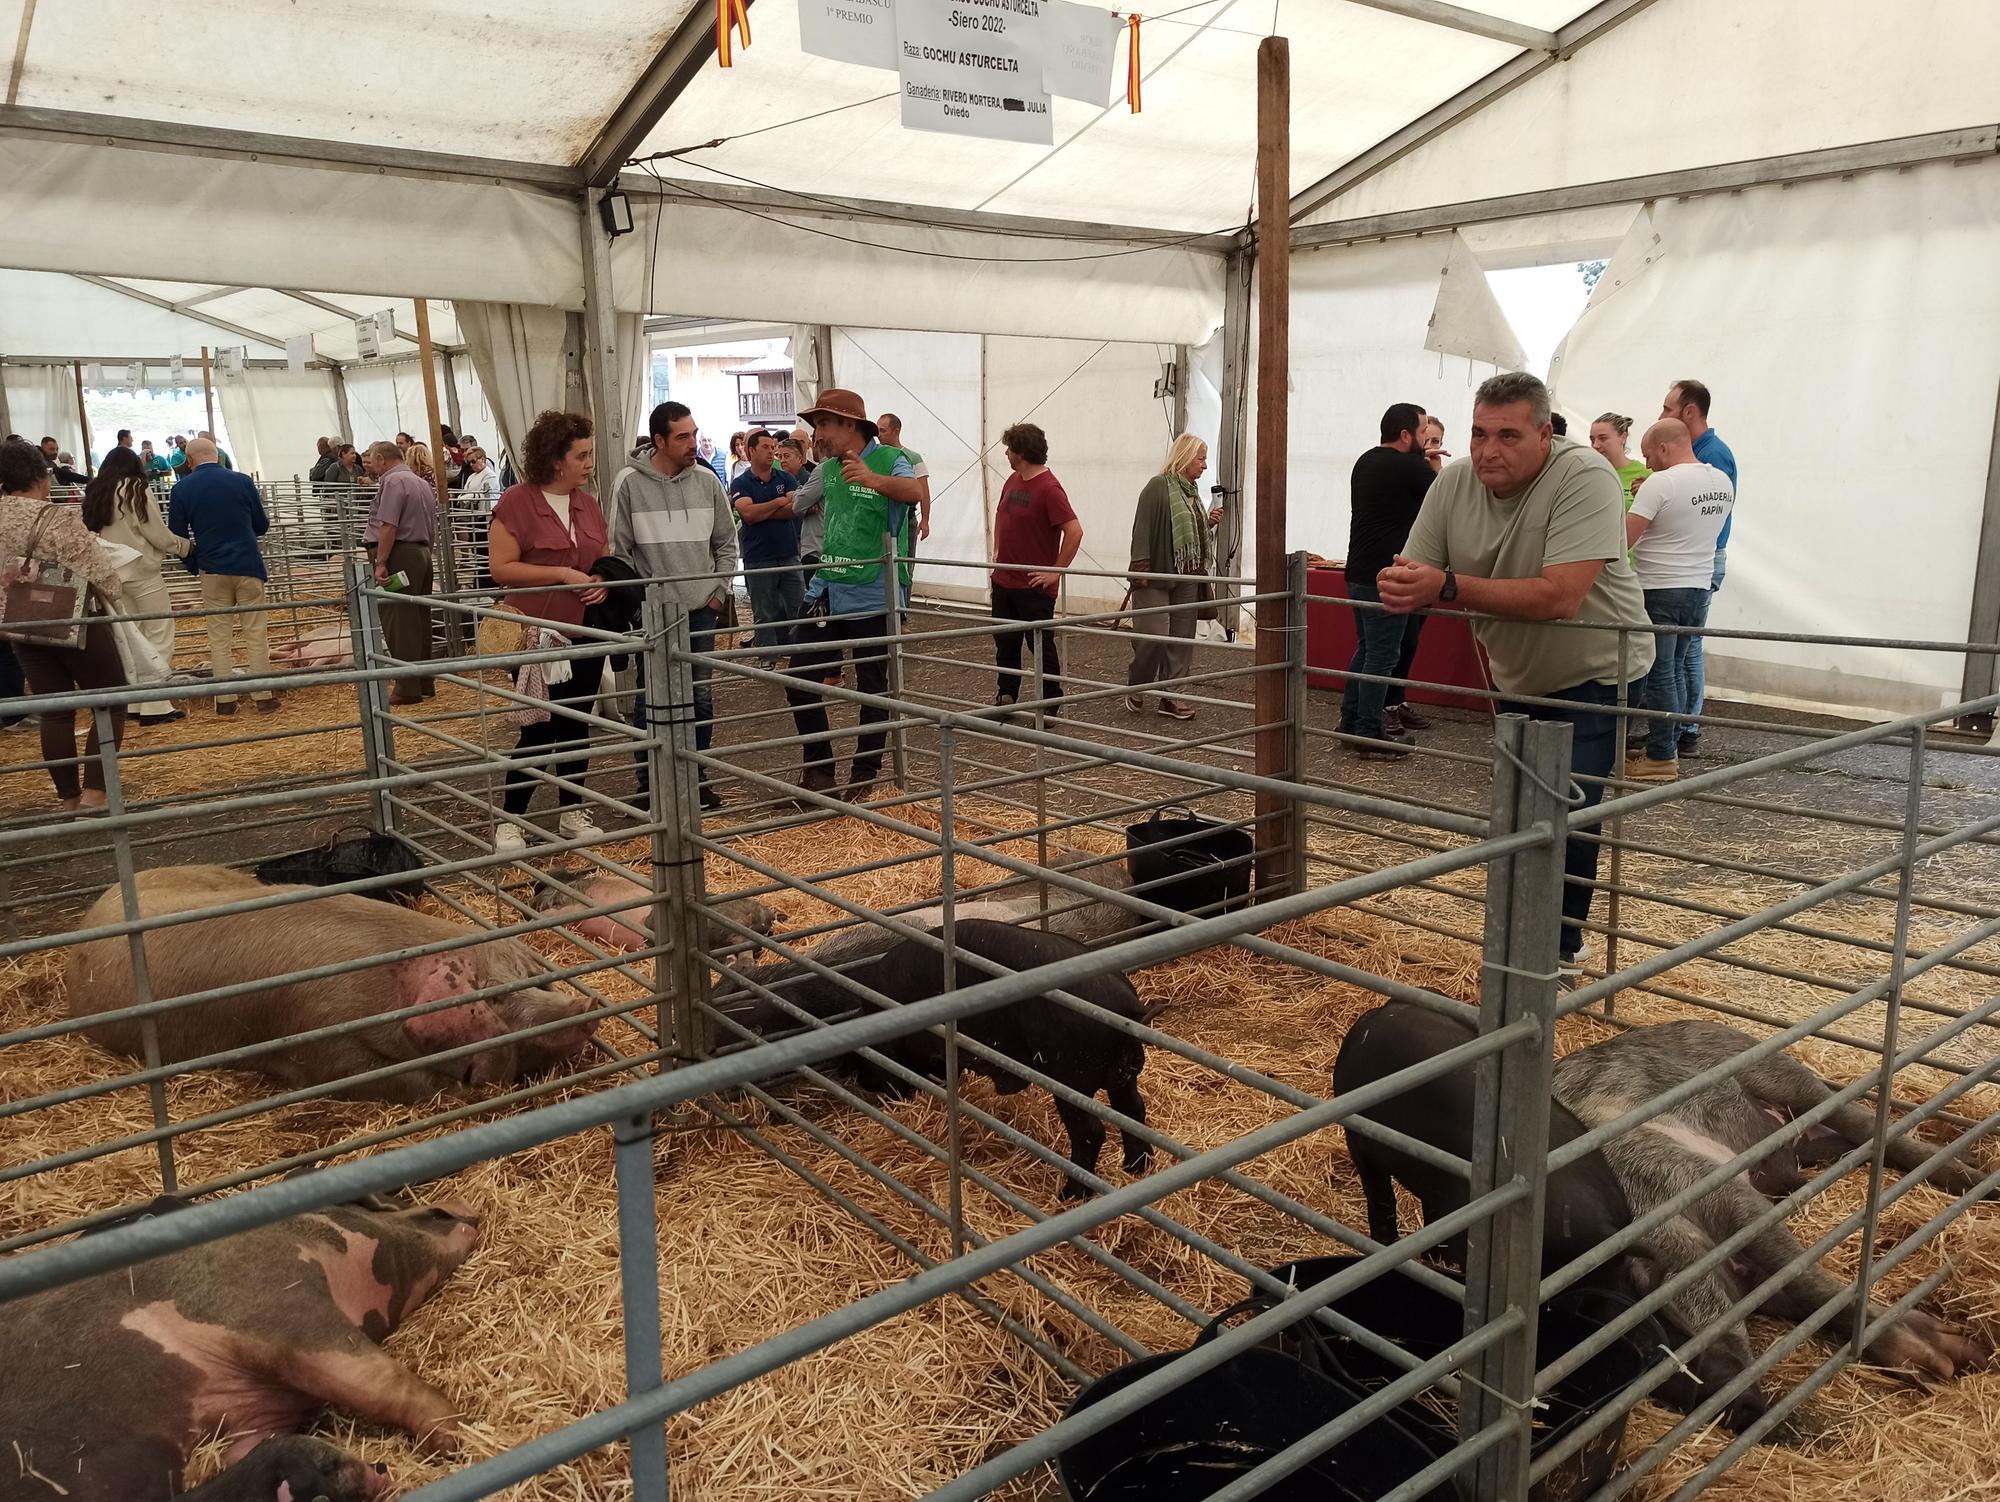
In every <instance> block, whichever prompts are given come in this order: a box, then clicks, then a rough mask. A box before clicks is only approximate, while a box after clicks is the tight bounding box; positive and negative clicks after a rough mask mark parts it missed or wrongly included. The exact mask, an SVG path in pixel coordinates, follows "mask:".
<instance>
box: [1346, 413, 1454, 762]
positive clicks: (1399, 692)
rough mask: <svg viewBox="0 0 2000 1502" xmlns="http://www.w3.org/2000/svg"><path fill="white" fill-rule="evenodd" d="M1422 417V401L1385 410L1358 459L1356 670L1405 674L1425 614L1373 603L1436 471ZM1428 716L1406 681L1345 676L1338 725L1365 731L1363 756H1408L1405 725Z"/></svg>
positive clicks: (1353, 567)
mask: <svg viewBox="0 0 2000 1502" xmlns="http://www.w3.org/2000/svg"><path fill="white" fill-rule="evenodd" d="M1423 421H1424V411H1423V408H1421V407H1419V406H1417V405H1416V404H1415V403H1414V402H1397V403H1396V404H1395V405H1394V406H1392V407H1390V408H1389V410H1388V411H1386V412H1384V413H1383V414H1382V430H1381V431H1382V442H1381V443H1380V444H1379V445H1378V446H1376V447H1375V448H1372V449H1370V450H1368V452H1367V453H1365V454H1363V455H1362V456H1361V457H1360V458H1359V459H1357V460H1355V461H1354V474H1353V478H1352V481H1351V485H1352V496H1353V516H1352V519H1351V521H1350V523H1349V530H1348V537H1347V595H1348V598H1349V599H1351V600H1354V601H1356V602H1357V604H1358V606H1359V607H1360V608H1357V609H1356V610H1355V612H1354V634H1355V637H1356V644H1355V648H1354V660H1353V661H1352V662H1350V663H1349V664H1348V665H1347V670H1348V672H1349V673H1350V674H1352V673H1367V674H1371V675H1373V676H1374V677H1376V678H1387V677H1395V678H1407V677H1409V675H1410V662H1411V660H1412V659H1413V658H1414V657H1415V656H1416V655H1417V633H1418V632H1419V631H1420V630H1421V629H1422V627H1423V620H1422V618H1421V617H1419V616H1413V615H1390V614H1389V613H1387V612H1386V611H1383V610H1381V609H1379V608H1370V607H1376V606H1379V604H1380V602H1381V598H1382V597H1381V596H1380V595H1379V594H1377V593H1376V590H1375V576H1376V575H1377V574H1379V573H1380V572H1381V571H1382V570H1383V569H1385V568H1387V567H1388V566H1389V565H1390V563H1391V562H1393V561H1394V559H1395V557H1396V555H1397V554H1398V553H1400V552H1402V551H1403V544H1404V543H1405V542H1407V541H1408V540H1409V536H1410V528H1411V526H1412V525H1413V524H1414V523H1415V522H1416V519H1417V512H1418V511H1420V510H1421V509H1422V508H1423V504H1424V495H1425V494H1426V492H1428V491H1429V490H1430V488H1431V480H1432V479H1433V478H1434V477H1435V475H1434V471H1433V470H1432V469H1431V466H1430V461H1429V460H1427V459H1426V458H1425V457H1424V447H1423V442H1422V440H1421V439H1420V438H1418V436H1417V434H1418V432H1419V430H1420V429H1421V427H1422V425H1423ZM1428 723H1429V721H1427V720H1424V719H1421V718H1420V717H1418V716H1417V715H1416V714H1415V713H1413V712H1412V711H1411V709H1410V708H1409V706H1408V705H1407V704H1406V703H1404V702H1403V689H1402V686H1401V685H1396V686H1395V687H1391V686H1390V685H1388V684H1386V683H1379V682H1366V681H1363V680H1362V679H1358V678H1353V677H1350V678H1349V679H1348V680H1347V691H1346V692H1345V693H1344V694H1342V695H1341V700H1340V731H1341V734H1343V735H1352V736H1356V737H1358V738H1359V741H1358V743H1357V744H1356V745H1355V749H1356V750H1357V751H1359V752H1360V753H1361V755H1363V756H1367V757H1383V758H1387V757H1402V756H1408V755H1409V754H1410V747H1409V741H1408V734H1407V732H1409V731H1411V730H1420V729H1422V728H1423V727H1424V726H1425V725H1427V724H1428Z"/></svg>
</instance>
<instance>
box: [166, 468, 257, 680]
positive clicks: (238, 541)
mask: <svg viewBox="0 0 2000 1502" xmlns="http://www.w3.org/2000/svg"><path fill="white" fill-rule="evenodd" d="M187 466H188V467H187V474H186V475H185V476H183V477H182V479H181V482H180V483H179V484H178V485H176V486H175V487H174V494H173V499H172V500H171V501H170V502H169V504H168V507H167V530H168V531H170V532H172V533H173V534H174V536H176V537H186V538H191V539H192V540H193V542H194V549H193V551H192V552H190V553H189V554H188V557H187V566H188V568H189V569H190V570H191V571H192V572H194V573H197V574H199V575H200V576H201V604H202V609H204V610H206V611H207V612H208V665H209V671H210V672H211V673H212V674H213V675H214V676H215V678H216V680H217V681H218V682H219V681H221V680H222V679H224V678H228V677H230V676H231V675H232V674H234V672H235V671H236V649H235V638H236V637H237V636H239V635H240V636H241V637H242V638H243V657H244V666H245V668H246V669H247V670H248V671H249V673H250V676H251V677H253V678H268V677H270V676H271V643H270V637H269V635H268V633H267V630H266V626H265V615H264V612H263V611H262V610H244V609H241V608H233V607H242V606H246V605H261V604H263V603H264V581H265V579H266V578H267V577H268V576H267V575H266V573H265V570H264V554H263V550H262V549H261V548H259V547H258V546H257V539H258V538H260V537H262V536H263V535H264V534H265V533H266V532H268V531H269V530H270V529H271V523H270V519H269V518H268V517H266V516H265V515H264V500H263V497H262V496H260V495H259V494H258V493H257V482H256V481H255V480H253V479H251V478H250V477H249V476H248V475H239V474H236V473H234V472H232V471H230V470H227V469H224V468H223V467H222V463H221V460H220V458H219V456H218V455H217V453H216V448H215V444H214V442H213V441H212V440H210V439H207V438H190V439H189V440H188V444H187ZM251 702H252V703H254V704H255V705H256V706H257V708H258V710H259V711H261V712H262V713H265V714H269V713H270V712H271V711H273V710H275V709H276V708H277V707H278V696H277V695H276V694H275V693H273V692H272V691H271V690H270V689H268V688H265V689H259V690H258V691H257V692H255V693H254V694H252V695H251ZM215 712H216V713H217V714H221V715H230V714H235V713H236V696H235V695H234V694H218V695H217V696H216V700H215Z"/></svg>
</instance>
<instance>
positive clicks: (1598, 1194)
mask: <svg viewBox="0 0 2000 1502" xmlns="http://www.w3.org/2000/svg"><path fill="white" fill-rule="evenodd" d="M1438 1000H1439V1002H1440V1003H1441V1004H1449V1003H1448V1001H1447V998H1445V997H1442V996H1441V997H1439V998H1438ZM1459 1010H1461V1011H1462V1012H1463V1014H1464V1015H1463V1017H1462V1018H1460V1017H1451V1016H1445V1015H1443V1014H1441V1013H1440V1012H1438V1011H1435V1010H1433V1009H1431V1008H1429V1007H1422V1006H1418V1005H1417V1004H1416V1003H1414V1002H1407V1001H1391V1002H1385V1003H1384V1004H1383V1005H1381V1006H1379V1007H1376V1008H1375V1009H1374V1010H1373V1011H1370V1012H1364V1013H1362V1014H1361V1016H1360V1017H1358V1018H1357V1019H1355V1022H1354V1025H1353V1026H1352V1027H1350V1028H1349V1029H1348V1030H1347V1036H1346V1037H1345V1038H1343V1039H1342V1040H1341V1044H1340V1052H1339V1054H1337V1055H1336V1056H1335V1058H1334V1061H1333V1090H1334V1094H1335V1095H1336V1096H1340V1095H1346V1094H1349V1093H1351V1092H1353V1091H1355V1090H1359V1089H1360V1088H1361V1087H1362V1086H1363V1085H1368V1084H1373V1083H1374V1082H1375V1081H1377V1080H1381V1079H1386V1078H1388V1077H1389V1076H1390V1075H1392V1074H1397V1073H1399V1072H1401V1071H1402V1070H1405V1069H1408V1068H1410V1067H1412V1066H1413V1065H1417V1064H1421V1063H1423V1062H1424V1061H1425V1060H1427V1059H1431V1058H1435V1057H1436V1056H1437V1055H1439V1054H1441V1053H1444V1052H1446V1051H1447V1050H1449V1049H1452V1048H1456V1047H1459V1046H1461V1045H1463V1044H1466V1043H1470V1042H1472V1041H1473V1040H1474V1039H1475V1038H1477V1037H1478V1035H1479V1032H1478V1018H1479V1014H1478V1013H1477V1012H1476V1011H1474V1010H1473V1009H1472V1008H1470V1007H1462V1008H1460V1009H1459ZM1477 1069H1478V1066H1477V1065H1476V1064H1461V1065H1459V1066H1458V1067H1457V1068H1455V1069H1451V1070H1448V1071H1447V1072H1445V1073H1444V1074H1441V1075H1439V1076H1438V1077H1437V1078H1435V1079H1432V1080H1428V1081H1426V1082H1425V1083H1423V1084H1421V1085H1412V1086H1411V1087H1410V1088H1409V1089H1407V1090H1404V1091H1402V1092H1401V1093H1399V1094H1397V1095H1394V1096H1391V1097H1390V1098H1389V1099H1388V1100H1385V1101H1382V1102H1380V1103H1379V1104H1377V1105H1373V1106H1370V1107H1368V1109H1367V1110H1366V1111H1364V1112H1362V1113H1361V1116H1362V1119H1363V1120H1366V1121H1372V1122H1374V1123H1376V1124H1377V1125H1379V1126H1385V1127H1388V1128H1390V1129H1391V1130H1392V1131H1397V1132H1401V1133H1402V1134H1403V1135H1404V1136H1406V1137H1414V1138H1415V1139H1416V1140H1417V1141H1419V1142H1426V1143H1429V1144H1430V1145H1431V1146H1432V1147H1435V1148H1439V1149H1441V1150H1443V1151H1445V1152H1448V1153H1452V1154H1455V1155H1456V1156H1458V1157H1461V1158H1470V1157H1471V1156H1472V1139H1473V1102H1474V1092H1475V1088H1476V1086H1477ZM1583 1131H1584V1129H1583V1125H1582V1123H1580V1122H1579V1121H1578V1120H1577V1119H1576V1117H1574V1116H1573V1115H1571V1114H1570V1113H1569V1112H1568V1111H1567V1110H1565V1109H1564V1108H1563V1107H1562V1106H1560V1105H1556V1104H1551V1106H1550V1108H1549V1147H1550V1148H1551V1149H1552V1150H1553V1149H1555V1148H1558V1147H1561V1146H1563V1145H1564V1144H1565V1143H1568V1142H1573V1141H1575V1140H1576V1139H1577V1138H1578V1137H1581V1136H1582V1135H1583ZM1347 1156H1348V1159H1349V1161H1351V1162H1352V1163H1353V1164H1354V1171H1355V1173H1356V1174H1357V1175H1358V1176H1359V1177H1360V1179H1361V1193H1362V1197H1363V1199H1364V1200H1365V1201H1366V1203H1367V1206H1368V1234H1369V1235H1370V1236H1371V1237H1373V1238H1374V1239H1375V1240H1377V1241H1380V1242H1384V1243H1387V1242H1391V1241H1394V1240H1396V1238H1397V1237H1398V1235H1399V1234H1400V1232H1399V1230H1398V1228H1397V1224H1396V1188H1395V1186H1396V1185H1397V1184H1398V1183H1400V1184H1402V1186H1403V1187H1404V1188H1405V1189H1408V1190H1409V1191H1410V1193H1412V1194H1413V1195H1415V1196H1416V1197H1417V1200H1418V1202H1419V1204H1420V1205H1421V1206H1422V1209H1423V1216H1424V1220H1425V1222H1426V1223H1428V1222H1430V1221H1433V1220H1439V1219H1442V1218H1443V1217H1444V1216H1446V1215H1449V1214H1451V1213H1452V1212H1453V1211H1455V1210H1462V1209H1464V1208H1465V1205H1466V1201H1467V1188H1466V1182H1465V1180H1464V1178H1463V1177H1461V1176H1460V1175H1458V1174H1455V1173H1451V1172H1449V1171H1447V1170H1445V1169H1442V1168H1438V1167H1436V1166H1434V1165H1432V1164H1430V1163H1427V1162H1425V1161H1424V1160H1423V1159H1421V1158H1418V1157H1416V1156H1415V1155H1414V1154H1411V1153H1405V1152H1402V1151H1400V1150H1398V1149H1397V1148H1395V1147H1393V1146H1391V1145H1389V1144H1387V1143H1384V1142H1378V1141H1376V1140H1375V1139H1374V1138H1372V1137H1369V1136H1366V1135H1365V1134H1363V1133H1361V1132H1348V1133H1347ZM1631 1219H1632V1212H1631V1209H1630V1207H1629V1206H1628V1205H1627V1204H1626V1201H1625V1193H1624V1190H1623V1189H1622V1188H1620V1186H1619V1183H1618V1177H1617V1175H1616V1174H1614V1173H1613V1172H1612V1171H1611V1165H1610V1164H1609V1163H1607V1162H1606V1161H1605V1160H1604V1158H1603V1156H1602V1155H1601V1154H1598V1153H1585V1154H1584V1155H1583V1156H1582V1157H1581V1158H1578V1159H1577V1160H1576V1161H1575V1162H1573V1163H1569V1164H1566V1165H1564V1166H1563V1167H1562V1168H1560V1169H1558V1170H1556V1172H1555V1173H1553V1174H1551V1175H1550V1176H1549V1184H1548V1191H1547V1194H1546V1197H1545V1199H1544V1201H1543V1210H1542V1225H1543V1228H1542V1265H1543V1267H1544V1269H1545V1270H1546V1271H1549V1272H1554V1271H1555V1270H1557V1269H1558V1268H1561V1267H1563V1266H1565V1265H1567V1264H1568V1263H1570V1262H1572V1261H1574V1260H1575V1259H1576V1258H1578V1257H1580V1256H1582V1255H1583V1254H1584V1253H1585V1252H1588V1251H1589V1250H1591V1248H1593V1247H1595V1246H1596V1245H1597V1244H1598V1243H1599V1242H1601V1241H1604V1240H1605V1239H1606V1238H1607V1237H1609V1236H1611V1235H1612V1234H1613V1233H1614V1232H1616V1231H1619V1230H1621V1229H1623V1228H1624V1227H1625V1226H1626V1225H1627V1224H1629V1223H1630V1221H1631ZM1465 1240H1466V1239H1465V1237H1464V1236H1463V1235H1460V1236H1457V1237H1454V1238H1453V1239H1452V1240H1451V1241H1449V1242H1447V1243H1446V1244H1445V1247H1444V1248H1443V1251H1444V1254H1445V1255H1446V1256H1447V1257H1449V1258H1451V1259H1452V1260H1454V1261H1456V1262H1458V1263H1459V1264H1461V1265H1463V1263H1464V1260H1465ZM1614 1266H1615V1264H1614ZM1599 1281H1600V1282H1602V1281H1607V1279H1600V1280H1599ZM1630 1281H1631V1280H1630V1278H1629V1277H1628V1276H1625V1270H1624V1269H1619V1270H1618V1271H1616V1272H1613V1273H1610V1274H1609V1275H1608V1282H1609V1284H1610V1286H1611V1287H1612V1289H1613V1290H1614V1291H1617V1292H1625V1291H1628V1290H1629V1287H1630Z"/></svg>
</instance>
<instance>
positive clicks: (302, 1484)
mask: <svg viewBox="0 0 2000 1502" xmlns="http://www.w3.org/2000/svg"><path fill="white" fill-rule="evenodd" d="M388 1485H389V1468H388V1467H387V1466H385V1465H380V1464H377V1465H368V1464H366V1463H365V1462H363V1461H359V1460H356V1459H355V1458H354V1457H353V1456H352V1455H349V1454H348V1453H347V1452H346V1451H344V1450H342V1449H340V1448H339V1447H337V1446H335V1445H330V1444H328V1443H327V1442H326V1441H325V1440H323V1439H316V1438H314V1437H313V1436H312V1435H310V1434H285V1435H280V1436H279V1437H277V1438H276V1439H267V1440H265V1441H264V1442H263V1443H262V1444H260V1445H259V1446H257V1448H256V1449H254V1450H252V1451H251V1452H250V1453H249V1454H248V1455H246V1456H244V1457H243V1459H241V1460H239V1461H237V1462H236V1464H235V1465H233V1466H231V1467H230V1468H229V1469H228V1470H226V1471H224V1472H223V1473H222V1474H221V1475H219V1476H217V1477H215V1478H214V1479H213V1480H211V1481H206V1482H204V1483H202V1484H201V1485H200V1486H198V1487H196V1488H195V1489H194V1490H193V1491H189V1492H182V1493H181V1496H180V1502H371V1499H373V1498H375V1497H378V1496H380V1495H381V1494H382V1492H383V1490H384V1489H385V1488H386V1487H387V1486H388Z"/></svg>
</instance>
